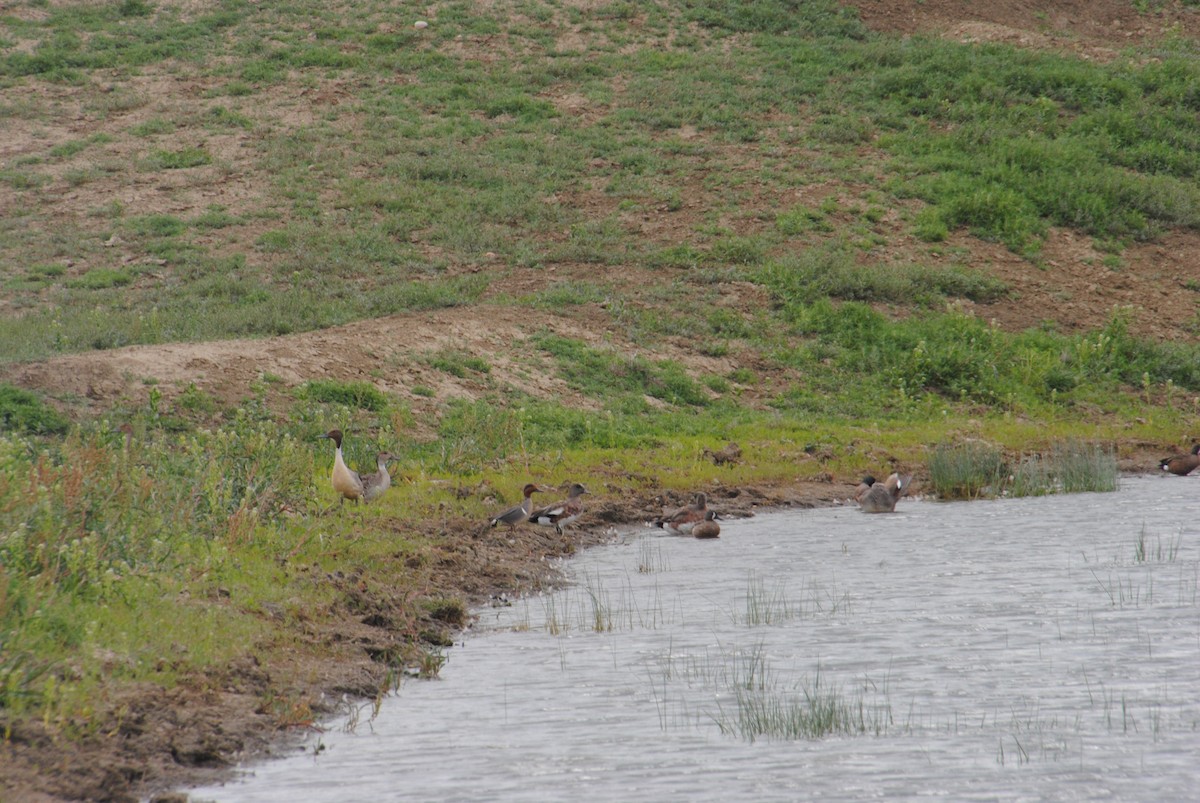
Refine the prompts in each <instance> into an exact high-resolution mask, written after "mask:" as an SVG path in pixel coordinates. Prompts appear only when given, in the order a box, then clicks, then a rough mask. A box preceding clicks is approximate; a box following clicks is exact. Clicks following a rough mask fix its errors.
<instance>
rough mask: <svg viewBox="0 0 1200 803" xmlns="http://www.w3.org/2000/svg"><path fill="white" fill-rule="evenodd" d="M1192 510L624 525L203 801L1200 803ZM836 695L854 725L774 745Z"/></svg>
mask: <svg viewBox="0 0 1200 803" xmlns="http://www.w3.org/2000/svg"><path fill="white" fill-rule="evenodd" d="M718 509H719V508H718ZM1198 513H1200V479H1191V478H1174V477H1172V478H1163V477H1145V478H1133V479H1124V480H1122V483H1121V490H1120V491H1119V492H1117V493H1113V494H1081V495H1073V496H1056V497H1042V498H1036V499H1019V500H1001V501H990V502H972V503H950V504H941V503H934V502H921V501H908V500H905V501H902V502H901V504H900V508H899V512H898V513H896V514H894V515H890V516H887V515H881V516H868V515H864V514H862V513H860V512H859V511H858V510H857V509H853V508H849V507H847V508H833V509H825V510H811V511H802V512H781V513H771V514H764V515H760V516H758V517H755V518H752V519H746V520H740V521H729V522H725V523H724V524H723V527H722V533H721V538H720V539H719V540H716V541H696V540H694V539H686V538H675V537H669V536H663V535H661V534H656V532H655V531H647V532H644V533H632V534H629V535H627V536H625V538H624V539H623V542H622V543H619V544H615V545H612V546H607V547H601V548H597V549H594V550H590V551H588V552H587V553H585V554H583V555H581V556H579V557H578V558H576V559H574V560H573V561H572V562H571V564H570V570H571V573H572V575H573V577H574V578H575V584H574V585H573V586H572V587H570V588H567V589H564V590H563V591H560V592H557V593H555V594H550V595H546V596H544V597H537V598H533V599H529V600H521V601H517V602H515V603H514V604H513V605H512V606H511V607H507V608H496V609H487V610H484V611H481V612H479V613H480V615H479V621H478V624H477V626H476V627H475V628H474V630H473V632H471V633H470V634H468V635H467V637H466V639H465V642H464V646H461V647H455V648H453V649H451V650H449V651H448V652H447V657H448V661H447V663H446V666H445V667H444V669H443V670H442V673H441V679H440V680H436V681H431V682H423V681H409V682H406V683H405V684H404V685H403V687H402V688H401V689H400V690H399V692H398V693H397V694H396V695H395V696H394V697H393V698H390V699H388V700H387V701H386V702H385V703H384V705H383V707H382V710H381V712H380V713H379V716H378V717H376V718H375V719H374V721H372V722H367V721H365V717H364V721H360V723H359V724H358V726H357V728H356V729H355V730H354V732H352V733H349V732H346V731H344V730H343V729H342V728H340V727H336V726H332V727H331V728H330V729H329V730H328V731H326V732H325V733H324V734H322V735H321V736H320V737H319V739H320V742H321V743H322V744H323V745H324V748H325V749H324V750H323V752H321V753H320V754H319V755H316V756H314V755H313V746H314V745H315V744H316V739H317V737H314V738H313V740H312V741H310V743H309V745H308V749H307V750H306V751H305V752H303V753H299V754H297V755H296V756H294V757H292V758H288V759H281V760H276V761H272V762H267V763H263V764H258V765H255V766H253V767H250V768H248V769H247V770H246V774H245V775H244V776H242V777H241V778H239V779H238V780H237V781H235V782H231V783H229V784H227V785H224V786H220V787H213V788H206V789H198V790H193V792H192V794H193V795H195V797H196V798H197V799H215V800H220V801H300V800H304V801H344V800H351V799H356V800H552V799H557V800H562V799H576V800H661V799H664V798H666V797H668V796H669V797H671V798H674V799H689V800H714V801H715V800H721V801H724V800H768V799H770V800H795V799H818V798H819V799H822V800H834V799H843V800H859V799H863V798H868V797H886V798H888V799H899V798H928V797H944V798H946V799H949V800H970V799H988V800H996V799H999V800H1026V799H1057V800H1063V799H1068V800H1070V799H1100V798H1104V799H1113V800H1194V799H1196V798H1197V796H1198V795H1200V596H1198V593H1197V585H1198V582H1200V524H1198V523H1197V514H1198ZM822 711H824V712H828V711H832V712H834V714H836V715H838V716H839V717H840V718H841V720H842V722H841V724H842V727H841V728H840V730H839V731H837V732H834V733H831V734H828V735H823V736H819V737H813V736H811V735H807V736H806V735H800V736H797V737H794V738H786V737H784V736H783V735H782V733H781V730H780V729H781V728H782V727H784V726H783V725H780V724H779V723H781V722H782V723H784V724H786V723H791V724H793V725H795V723H805V722H813V721H818V722H819V721H824V720H822V719H821V718H820V717H818V716H816V715H817V714H818V713H819V712H822ZM772 717H774V718H775V720H774V721H775V722H776V725H775V726H772V725H771V722H772V721H773V720H772Z"/></svg>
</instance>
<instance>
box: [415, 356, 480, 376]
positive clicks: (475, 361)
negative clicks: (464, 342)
mask: <svg viewBox="0 0 1200 803" xmlns="http://www.w3.org/2000/svg"><path fill="white" fill-rule="evenodd" d="M426 361H427V362H428V363H429V366H430V367H432V368H436V369H438V370H439V371H444V372H446V373H448V374H450V375H452V376H457V377H459V378H465V377H467V376H469V375H470V374H472V373H475V374H486V373H488V372H490V371H491V370H492V367H491V366H490V365H488V363H487V360H485V359H483V358H482V357H477V356H475V355H474V354H471V353H469V352H466V351H460V350H457V349H443V350H441V351H438V352H434V353H432V354H430V355H428V356H427V357H426Z"/></svg>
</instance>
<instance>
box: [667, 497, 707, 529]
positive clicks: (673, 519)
mask: <svg viewBox="0 0 1200 803" xmlns="http://www.w3.org/2000/svg"><path fill="white" fill-rule="evenodd" d="M707 512H708V495H707V494H706V493H704V492H703V491H701V492H699V493H697V494H696V496H695V497H694V500H693V502H692V504H690V505H688V506H687V507H681V508H680V509H679V510H676V511H675V512H674V513H671V514H670V515H668V516H664V517H663V518H661V519H658V520H657V521H655V522H654V526H655V527H661V528H663V529H664V530H668V531H670V532H673V533H676V534H683V535H689V534H691V532H692V528H694V527H695V526H696V525H697V524H699V523H700V522H702V521H704V514H705V513H707Z"/></svg>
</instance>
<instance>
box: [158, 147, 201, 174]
mask: <svg viewBox="0 0 1200 803" xmlns="http://www.w3.org/2000/svg"><path fill="white" fill-rule="evenodd" d="M211 162H212V157H211V156H209V155H208V152H207V151H205V150H204V149H203V148H181V149H179V150H177V151H167V150H157V151H154V152H153V153H152V154H150V157H149V158H148V159H147V162H146V164H147V167H148V169H150V170H183V169H186V168H189V167H200V166H202V165H206V164H210V163H211Z"/></svg>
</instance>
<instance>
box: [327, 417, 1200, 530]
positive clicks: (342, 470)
mask: <svg viewBox="0 0 1200 803" xmlns="http://www.w3.org/2000/svg"><path fill="white" fill-rule="evenodd" d="M319 437H320V438H328V439H329V440H331V441H333V445H334V453H333V471H332V473H331V474H330V480H331V481H332V484H333V489H334V490H335V491H337V493H338V495H339V498H340V502H339V504H342V505H344V504H345V503H346V500H347V499H349V500H350V501H352V502H354V503H356V504H357V503H359V502H368V503H369V502H374V501H375V500H376V499H378V498H379V497H381V496H383V494H384V493H385V492H386V491H387V489H388V488H390V487H392V477H391V475H390V474H388V469H387V464H388V463H389V462H390V461H392V460H395V459H396V456H395V455H393V454H391V453H390V452H380V453H379V454H378V455H376V456H375V469H376V470H375V471H374V472H371V473H367V474H363V473H360V472H357V471H354V470H352V469H351V468H350V467H349V466H347V465H346V460H345V458H344V457H343V456H342V431H341V430H340V429H331V430H330V431H329V432H326V433H325V434H324V435H321V436H319ZM727 448H728V447H727ZM735 448H736V447H735ZM740 454H741V450H740V449H738V452H737V455H731V456H729V459H730V460H735V459H736V458H737V457H739V456H740ZM1158 466H1159V468H1160V469H1162V470H1163V471H1169V472H1170V473H1172V474H1176V475H1178V476H1181V477H1183V476H1186V475H1188V474H1190V473H1191V472H1192V471H1194V470H1195V469H1196V468H1197V467H1200V443H1198V444H1196V445H1195V446H1193V447H1192V450H1191V452H1189V453H1187V454H1180V455H1175V456H1174V457H1164V458H1163V459H1162V460H1160V461H1159V463H1158ZM911 483H912V475H911V474H904V475H901V474H898V473H892V474H890V475H889V476H888V477H887V479H885V480H884V481H883V482H879V481H878V480H876V479H875V478H874V477H872V476H871V475H869V474H868V475H867V476H865V477H863V478H862V481H861V482H860V483H859V484H858V487H857V488H855V489H854V501H856V502H857V503H858V506H859V508H860V509H861V510H862V511H863V512H864V513H891V512H894V511H895V510H896V503H897V502H898V501H900V499H901V497H903V496H904V495H905V494H907V493H908V489H909V486H910V484H911ZM547 490H549V489H548V488H546V487H545V486H542V485H538V484H536V483H532V482H530V483H527V484H526V485H525V487H524V488H523V489H522V494H523V499H522V500H521V504H519V505H515V506H513V507H510V508H508V509H507V510H504V511H502V512H500V513H497V514H496V515H495V516H492V517H491V518H490V519H488V524H489V525H490V526H491V527H498V526H500V525H501V524H507V525H508V528H509V530H510V531H513V530H515V529H516V526H517V525H518V524H520V523H522V522H526V523H529V524H537V525H541V526H543V527H553V528H554V530H555V532H557V533H558V534H559V535H562V534H563V528H564V527H566V526H567V525H569V524H571V523H572V522H574V521H575V520H576V519H578V518H579V517H580V516H582V515H583V512H584V507H583V500H582V497H583V496H584V495H585V494H586V493H588V490H587V488H585V487H583V486H582V485H581V484H579V483H578V482H576V483H573V484H572V485H571V488H570V490H569V491H568V493H567V498H566V499H564V500H562V501H561V502H555V503H554V504H552V505H546V506H545V507H540V508H537V509H534V507H533V495H534V494H535V493H545V492H546V491H547ZM719 519H720V517H719V516H718V515H717V513H716V511H714V510H710V509H709V507H708V495H707V494H705V493H704V492H699V493H697V494H696V495H695V496H694V497H693V498H692V504H690V505H687V506H686V507H681V508H679V509H678V510H675V511H672V512H671V513H668V514H666V515H664V516H663V517H662V518H661V519H656V520H655V521H653V522H650V524H651V525H652V526H654V527H657V528H659V529H662V530H664V531H666V532H669V533H671V534H672V535H690V536H692V537H694V538H718V537H720V535H721V525H720V524H718V523H717V522H718V520H719Z"/></svg>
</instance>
